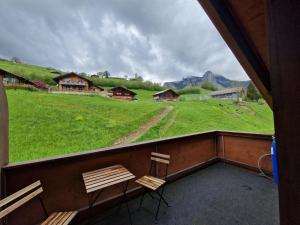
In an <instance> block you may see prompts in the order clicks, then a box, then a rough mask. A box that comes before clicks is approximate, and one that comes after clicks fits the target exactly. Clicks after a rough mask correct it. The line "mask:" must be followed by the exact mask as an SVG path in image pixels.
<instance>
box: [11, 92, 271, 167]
mask: <svg viewBox="0 0 300 225" xmlns="http://www.w3.org/2000/svg"><path fill="white" fill-rule="evenodd" d="M135 92H137V93H138V95H137V98H138V101H136V102H127V101H121V100H114V99H110V98H106V97H101V96H83V95H64V94H48V93H40V92H30V91H23V90H8V91H7V94H8V100H9V112H10V161H11V162H17V161H25V160H31V159H38V158H44V157H50V156H57V155H63V154H67V153H72V152H79V151H84V150H93V149H98V148H101V147H106V146H111V145H112V143H113V142H114V141H115V140H117V139H119V138H121V137H124V136H126V135H128V134H130V133H132V132H134V131H136V130H137V129H138V128H139V127H140V126H141V125H142V124H144V123H146V122H147V121H148V120H149V119H150V118H152V117H153V116H155V115H157V114H158V113H159V112H160V111H161V110H163V109H164V108H165V107H166V106H167V105H169V104H172V105H173V106H174V110H173V111H172V112H171V113H169V114H168V115H167V116H166V117H165V118H164V119H163V120H161V122H159V123H158V124H157V125H156V126H154V127H153V128H151V129H150V130H149V131H148V132H147V133H146V134H144V135H143V136H142V137H141V138H140V139H139V140H138V141H144V140H150V139H157V138H160V137H170V136H174V135H182V134H189V133H193V132H199V131H206V130H213V129H220V130H234V131H249V132H260V133H273V129H274V128H273V118H272V112H271V110H270V109H269V108H268V106H266V105H258V104H256V103H244V104H243V105H241V106H240V105H236V104H235V103H233V102H231V101H224V100H215V99H208V100H203V101H178V102H172V103H156V102H154V101H153V100H152V94H153V93H154V92H155V91H147V90H135Z"/></svg>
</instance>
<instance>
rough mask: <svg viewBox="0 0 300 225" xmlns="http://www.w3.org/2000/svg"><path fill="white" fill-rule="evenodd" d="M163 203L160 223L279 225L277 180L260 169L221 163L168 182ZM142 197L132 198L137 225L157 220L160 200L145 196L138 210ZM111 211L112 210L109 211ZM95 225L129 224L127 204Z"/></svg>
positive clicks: (131, 204) (162, 224) (165, 224)
mask: <svg viewBox="0 0 300 225" xmlns="http://www.w3.org/2000/svg"><path fill="white" fill-rule="evenodd" d="M165 196H166V199H167V200H168V201H169V203H170V204H171V207H169V208H167V207H166V206H165V205H164V204H162V205H161V211H160V216H159V219H158V223H157V224H160V225H278V224H279V209H278V191H277V186H276V185H275V184H274V183H273V181H271V180H268V179H266V178H263V177H260V176H258V174H257V173H254V172H251V171H248V170H245V169H242V168H239V167H235V166H231V165H228V164H223V163H217V164H215V165H212V166H210V167H208V168H206V169H203V170H199V171H198V172H196V173H193V174H192V175H189V176H186V177H184V178H182V179H179V180H177V181H176V182H173V183H170V184H169V185H167V186H166V192H165ZM138 203H139V198H138V199H134V200H132V201H130V202H129V206H130V210H131V211H132V220H133V225H151V224H155V221H154V215H153V214H152V213H154V211H155V207H156V206H157V201H155V200H153V199H152V198H151V197H150V196H146V197H145V201H144V204H143V206H144V208H145V209H142V210H141V211H139V212H138V211H137V208H138ZM107 214H111V210H110V211H109V212H107ZM92 224H95V225H98V224H99V225H100V224H103V225H127V224H129V221H128V215H127V211H126V206H125V205H123V207H122V209H121V210H120V212H119V213H117V214H112V216H109V217H106V218H105V219H103V216H102V218H94V219H93V220H92Z"/></svg>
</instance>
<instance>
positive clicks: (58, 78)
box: [53, 72, 94, 85]
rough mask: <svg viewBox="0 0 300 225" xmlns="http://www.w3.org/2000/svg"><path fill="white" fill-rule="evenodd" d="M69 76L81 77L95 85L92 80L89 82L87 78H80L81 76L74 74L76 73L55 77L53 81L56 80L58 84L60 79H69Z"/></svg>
mask: <svg viewBox="0 0 300 225" xmlns="http://www.w3.org/2000/svg"><path fill="white" fill-rule="evenodd" d="M69 76H77V77H80V78H81V79H83V80H85V81H87V82H88V83H89V84H92V85H94V84H93V82H92V81H91V80H89V79H87V78H85V77H83V76H80V75H79V74H77V73H74V72H71V73H65V74H63V75H60V76H57V77H54V78H53V80H54V81H55V82H56V83H58V82H59V80H60V79H62V78H65V77H69Z"/></svg>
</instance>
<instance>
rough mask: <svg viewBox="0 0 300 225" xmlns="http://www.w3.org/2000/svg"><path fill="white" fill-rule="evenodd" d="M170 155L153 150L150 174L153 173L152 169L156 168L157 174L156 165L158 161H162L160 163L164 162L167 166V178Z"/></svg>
mask: <svg viewBox="0 0 300 225" xmlns="http://www.w3.org/2000/svg"><path fill="white" fill-rule="evenodd" d="M170 158H171V157H170V155H166V154H161V153H157V152H151V166H150V171H149V174H150V175H151V174H153V173H152V171H153V169H155V168H156V169H155V171H154V172H155V174H154V175H155V176H157V172H158V171H157V167H155V164H156V163H160V164H164V165H165V166H166V170H165V176H164V177H165V179H166V178H167V176H168V167H169V164H170Z"/></svg>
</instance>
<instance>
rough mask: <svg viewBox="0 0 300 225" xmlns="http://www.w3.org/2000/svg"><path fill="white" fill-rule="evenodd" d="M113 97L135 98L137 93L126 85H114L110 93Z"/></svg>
mask: <svg viewBox="0 0 300 225" xmlns="http://www.w3.org/2000/svg"><path fill="white" fill-rule="evenodd" d="M109 96H111V97H112V98H117V99H124V100H129V101H132V100H135V96H136V93H135V92H133V91H130V90H128V89H127V88H125V87H114V88H112V89H111V93H110V94H109Z"/></svg>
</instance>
